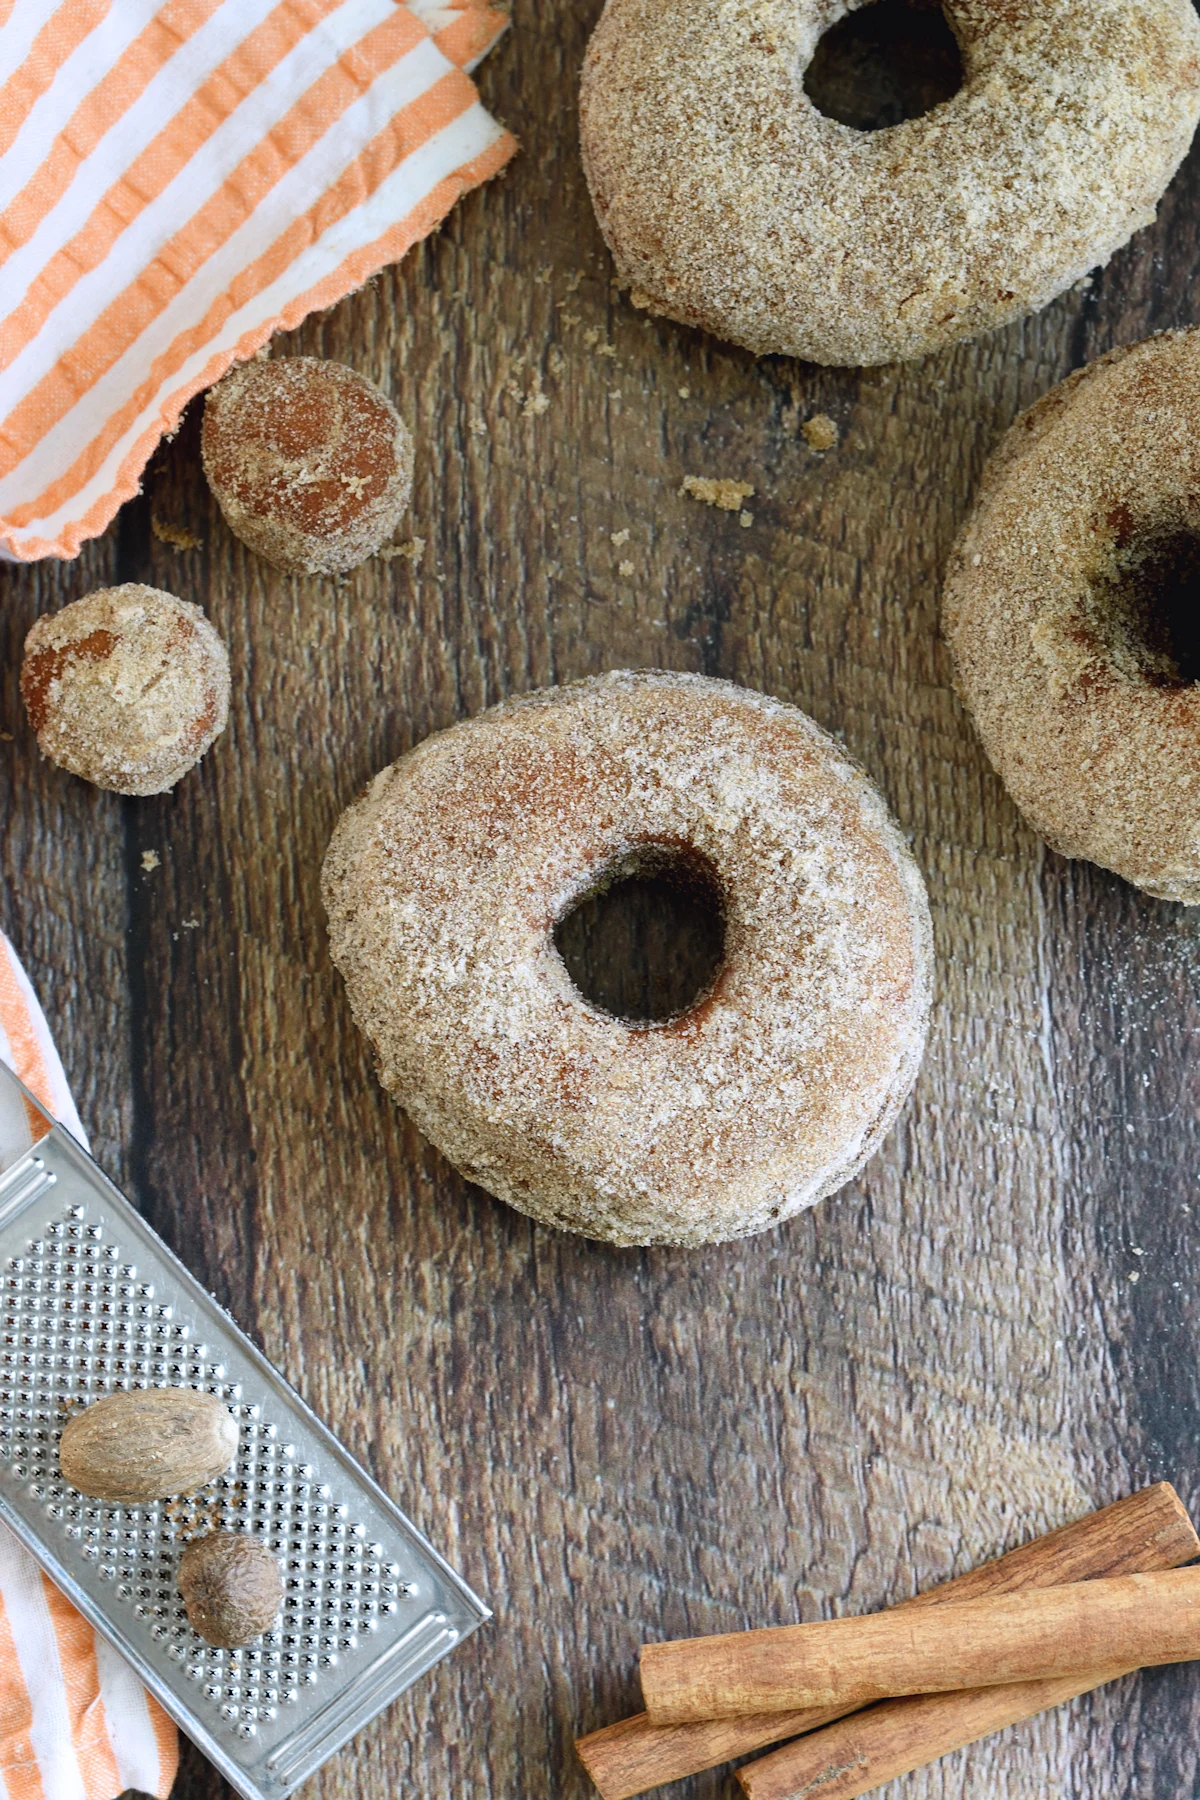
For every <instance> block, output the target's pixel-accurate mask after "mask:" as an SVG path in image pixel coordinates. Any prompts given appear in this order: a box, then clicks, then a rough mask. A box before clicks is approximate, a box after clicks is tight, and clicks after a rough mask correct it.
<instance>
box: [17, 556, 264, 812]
mask: <svg viewBox="0 0 1200 1800" xmlns="http://www.w3.org/2000/svg"><path fill="white" fill-rule="evenodd" d="M21 695H22V698H23V699H24V701H25V710H26V712H27V713H28V714H29V722H30V724H31V725H32V726H33V729H34V731H35V732H36V733H37V740H38V745H39V747H40V748H41V751H42V753H43V755H44V756H48V757H49V758H50V760H51V761H52V762H56V763H57V764H58V765H59V767H60V768H63V769H69V770H70V772H71V773H72V774H73V775H81V776H82V777H83V778H84V780H85V781H91V782H94V783H95V785H96V786H97V787H102V788H110V789H112V790H113V791H114V792H116V793H118V794H162V793H165V792H166V791H167V789H168V788H173V787H174V786H175V783H176V782H177V781H179V780H181V779H182V777H183V776H184V775H186V774H187V772H188V770H189V769H190V768H191V767H192V766H193V764H195V763H197V762H199V760H200V758H201V757H202V756H203V755H204V753H205V751H206V750H207V749H208V748H209V746H210V745H211V744H212V743H213V741H214V740H215V739H216V738H217V737H219V736H220V734H221V732H222V731H224V729H225V724H226V720H227V719H228V716H229V656H228V654H227V652H226V649H225V645H224V644H223V642H222V641H221V639H220V637H219V636H218V635H217V633H216V631H215V630H214V629H213V627H212V626H211V625H210V624H209V622H208V620H207V619H206V618H205V616H204V614H203V612H202V611H201V610H200V608H199V607H198V606H193V605H192V603H191V602H190V601H189V600H178V599H176V597H175V595H174V594H167V593H164V592H163V590H162V589H161V588H152V587H143V586H142V584H141V583H140V582H136V581H129V582H126V583H125V584H124V586H122V587H115V588H100V589H98V590H97V591H96V592H95V593H93V594H85V595H84V597H83V599H82V600H75V601H73V602H72V603H71V605H70V606H64V607H63V609H62V611H61V612H56V613H48V614H47V615H46V616H45V617H44V618H41V619H38V620H37V621H36V622H35V623H34V625H33V628H32V629H31V631H30V633H29V635H28V637H27V638H26V639H25V660H24V662H23V664H22V667H21Z"/></svg>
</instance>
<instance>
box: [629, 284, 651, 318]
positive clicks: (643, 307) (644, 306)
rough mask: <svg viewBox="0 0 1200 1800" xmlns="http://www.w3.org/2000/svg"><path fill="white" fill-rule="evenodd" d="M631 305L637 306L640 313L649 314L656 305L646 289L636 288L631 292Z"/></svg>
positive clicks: (631, 289)
mask: <svg viewBox="0 0 1200 1800" xmlns="http://www.w3.org/2000/svg"><path fill="white" fill-rule="evenodd" d="M629 304H630V305H631V306H636V307H637V309H638V311H639V312H648V311H649V310H650V308H651V307H652V306H653V305H654V300H653V298H652V297H651V295H649V294H648V293H647V292H646V290H645V288H639V287H635V288H630V290H629Z"/></svg>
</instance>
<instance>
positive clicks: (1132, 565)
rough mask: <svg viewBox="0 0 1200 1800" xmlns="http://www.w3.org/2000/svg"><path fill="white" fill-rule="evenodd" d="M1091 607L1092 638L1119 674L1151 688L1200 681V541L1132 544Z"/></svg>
mask: <svg viewBox="0 0 1200 1800" xmlns="http://www.w3.org/2000/svg"><path fill="white" fill-rule="evenodd" d="M1090 602H1091V603H1090V608H1089V610H1090V612H1091V614H1092V618H1091V624H1092V627H1093V630H1094V631H1095V632H1096V634H1097V635H1098V636H1099V638H1100V640H1101V642H1102V643H1103V645H1104V649H1105V651H1106V653H1107V655H1108V659H1109V661H1110V662H1111V663H1112V664H1113V665H1114V667H1115V668H1117V669H1118V670H1119V671H1120V672H1121V673H1122V674H1124V675H1127V676H1129V677H1131V678H1133V679H1135V680H1141V681H1145V682H1148V683H1149V684H1150V685H1151V686H1152V687H1170V688H1180V687H1191V686H1192V685H1193V683H1195V682H1198V681H1200V536H1197V535H1196V534H1194V533H1193V532H1190V531H1180V530H1175V531H1168V532H1160V533H1157V534H1146V535H1144V536H1139V537H1135V538H1134V540H1133V541H1132V542H1131V543H1130V544H1129V546H1128V547H1127V548H1126V549H1124V550H1122V551H1120V552H1119V554H1118V558H1117V567H1116V569H1115V570H1114V572H1113V573H1112V574H1111V575H1110V576H1108V577H1106V578H1104V579H1103V580H1101V581H1100V582H1098V583H1097V584H1096V585H1095V586H1094V587H1093V589H1092V593H1091V596H1090Z"/></svg>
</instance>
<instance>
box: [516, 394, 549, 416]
mask: <svg viewBox="0 0 1200 1800" xmlns="http://www.w3.org/2000/svg"><path fill="white" fill-rule="evenodd" d="M549 411H550V396H549V394H543V392H542V390H541V388H538V389H537V390H536V392H534V393H532V394H530V395H528V396H527V398H526V401H525V404H524V406H523V407H522V408H521V417H522V418H523V419H536V418H538V417H539V415H540V414H542V413H545V412H549Z"/></svg>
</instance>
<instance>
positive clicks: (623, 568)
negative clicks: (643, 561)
mask: <svg viewBox="0 0 1200 1800" xmlns="http://www.w3.org/2000/svg"><path fill="white" fill-rule="evenodd" d="M617 574H618V575H624V576H626V577H628V576H630V575H632V574H633V564H632V563H631V562H623V563H621V564H619V565H618V568H617Z"/></svg>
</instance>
